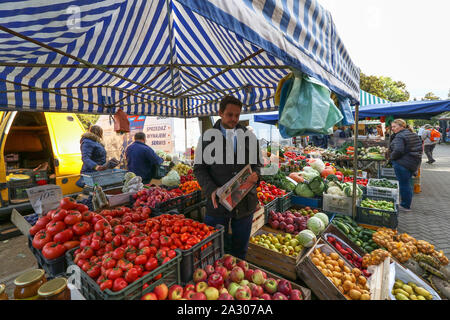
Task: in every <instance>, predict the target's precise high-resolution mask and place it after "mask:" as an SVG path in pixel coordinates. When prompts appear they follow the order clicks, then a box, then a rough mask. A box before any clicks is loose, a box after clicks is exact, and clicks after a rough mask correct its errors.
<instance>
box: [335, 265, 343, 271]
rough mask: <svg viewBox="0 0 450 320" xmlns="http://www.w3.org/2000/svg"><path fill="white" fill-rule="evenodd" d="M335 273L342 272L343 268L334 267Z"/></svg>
mask: <svg viewBox="0 0 450 320" xmlns="http://www.w3.org/2000/svg"><path fill="white" fill-rule="evenodd" d="M334 271H337V272H341V271H342V270H341V268H340V267H339V266H334Z"/></svg>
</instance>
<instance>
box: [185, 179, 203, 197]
mask: <svg viewBox="0 0 450 320" xmlns="http://www.w3.org/2000/svg"><path fill="white" fill-rule="evenodd" d="M180 189H181V191H182V192H183V194H190V193H192V192H194V191H197V190H201V189H202V188H201V187H200V185H199V184H198V181H187V182H185V183H183V184H180Z"/></svg>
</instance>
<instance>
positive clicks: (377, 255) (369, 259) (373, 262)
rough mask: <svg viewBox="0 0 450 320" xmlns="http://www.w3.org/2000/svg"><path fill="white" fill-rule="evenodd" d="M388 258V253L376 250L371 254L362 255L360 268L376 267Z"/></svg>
mask: <svg viewBox="0 0 450 320" xmlns="http://www.w3.org/2000/svg"><path fill="white" fill-rule="evenodd" d="M390 256H391V254H390V253H389V252H388V251H386V250H383V249H376V250H374V251H372V252H371V253H368V254H366V255H364V257H363V258H362V267H363V268H367V267H369V266H377V265H379V264H380V263H382V262H383V261H384V260H385V259H386V258H389V257H390Z"/></svg>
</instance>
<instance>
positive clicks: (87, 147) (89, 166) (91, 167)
mask: <svg viewBox="0 0 450 320" xmlns="http://www.w3.org/2000/svg"><path fill="white" fill-rule="evenodd" d="M102 139H103V130H102V128H101V127H99V126H92V127H91V128H89V132H86V133H84V134H83V135H82V136H81V140H80V148H81V159H82V160H83V166H82V167H81V174H83V173H91V172H95V171H103V170H105V169H106V166H105V162H106V150H105V145H104V144H103V141H102ZM76 185H77V186H79V187H80V188H83V187H84V185H85V183H84V181H83V177H80V179H79V180H78V181H77V182H76Z"/></svg>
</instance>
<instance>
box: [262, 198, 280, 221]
mask: <svg viewBox="0 0 450 320" xmlns="http://www.w3.org/2000/svg"><path fill="white" fill-rule="evenodd" d="M272 210H274V211H277V210H278V198H276V199H275V200H273V201H271V202H269V203H268V204H265V205H264V216H265V222H264V223H267V222H268V221H269V212H270V211H272Z"/></svg>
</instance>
